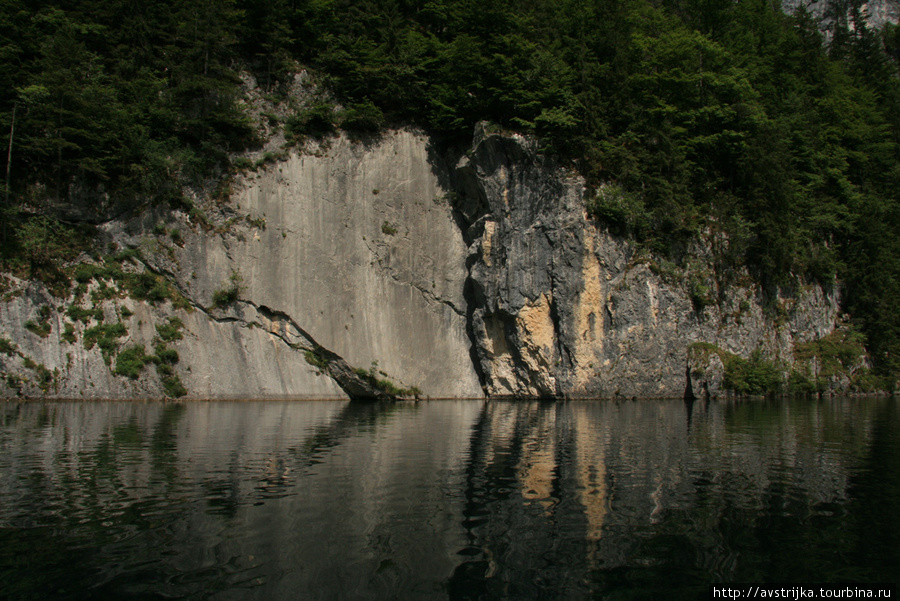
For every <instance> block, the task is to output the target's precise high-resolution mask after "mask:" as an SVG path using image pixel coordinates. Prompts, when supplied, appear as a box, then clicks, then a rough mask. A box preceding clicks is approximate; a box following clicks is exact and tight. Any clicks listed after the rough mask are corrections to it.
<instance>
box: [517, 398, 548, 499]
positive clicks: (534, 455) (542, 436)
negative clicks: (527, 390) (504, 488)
mask: <svg viewBox="0 0 900 601" xmlns="http://www.w3.org/2000/svg"><path fill="white" fill-rule="evenodd" d="M539 415H540V416H541V418H543V417H545V416H546V417H548V418H550V419H548V420H546V421H544V420H543V419H541V421H540V422H539V423H538V424H536V425H535V426H534V427H533V428H532V429H531V430H530V431H529V432H528V433H527V434H526V435H525V437H524V440H523V441H522V443H523V444H522V449H523V452H522V458H521V459H520V460H519V465H518V467H517V469H516V472H517V473H518V476H519V482H521V485H522V497H524V498H525V499H526V500H528V501H538V502H540V504H541V505H542V506H543V507H544V509H549V508H550V507H552V506H553V504H554V502H555V501H554V499H553V497H552V493H553V480H554V478H555V476H556V459H555V457H556V433H555V432H554V430H555V426H556V419H555V414H554V413H552V412H541V413H540V414H539Z"/></svg>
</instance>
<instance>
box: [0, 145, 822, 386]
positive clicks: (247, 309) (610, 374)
mask: <svg viewBox="0 0 900 601" xmlns="http://www.w3.org/2000/svg"><path fill="white" fill-rule="evenodd" d="M585 194H586V189H585V185H584V182H583V180H582V179H581V178H580V177H578V176H577V175H575V174H574V173H572V172H570V171H568V170H566V169H563V168H561V167H559V166H558V165H556V164H555V163H554V162H553V160H552V159H549V158H547V157H544V156H542V155H541V154H540V153H539V152H537V149H536V148H535V146H534V144H533V143H532V142H531V141H529V140H528V139H526V138H523V137H521V136H517V135H501V134H490V133H488V132H487V131H486V130H485V128H484V127H479V129H478V131H477V132H476V136H475V139H474V143H473V146H472V148H471V149H470V151H469V152H467V153H466V154H465V156H463V157H462V158H458V157H456V158H452V159H448V158H446V157H443V156H440V155H439V154H438V153H437V152H436V151H434V150H433V149H432V147H431V145H430V143H429V140H428V138H427V137H425V136H424V135H422V134H420V133H418V132H413V131H406V130H402V131H393V132H387V133H385V134H384V135H383V136H382V137H381V138H379V139H377V140H372V141H369V142H366V143H363V142H358V141H357V142H354V141H351V140H350V139H348V138H346V137H335V138H332V139H330V140H328V141H326V142H324V143H322V144H320V145H318V146H313V147H309V148H307V149H306V150H305V151H304V152H298V151H295V152H293V153H291V154H290V155H289V156H288V157H287V158H286V160H283V161H281V162H278V163H274V164H270V165H269V166H268V167H267V168H265V169H262V170H259V171H255V172H254V171H248V172H247V173H245V174H244V175H243V176H241V177H239V178H237V179H236V180H235V182H234V183H233V192H232V194H231V196H230V200H227V201H225V202H218V201H214V200H210V199H207V200H205V201H203V200H202V199H196V204H197V208H196V209H195V210H194V211H191V212H189V213H188V212H176V213H174V214H172V213H162V212H160V213H153V212H152V211H145V212H144V213H142V214H141V215H140V216H139V217H135V218H134V219H133V220H131V221H127V220H115V221H110V222H108V223H106V224H104V225H103V226H102V231H103V235H104V236H105V237H106V243H107V245H111V246H112V247H115V248H119V249H124V248H130V249H136V250H137V251H138V255H139V256H138V258H135V259H133V261H132V263H128V264H127V265H125V264H123V267H122V269H125V270H126V271H127V270H131V271H135V272H138V274H141V273H143V274H146V276H147V277H150V278H151V280H150V281H158V282H162V283H160V284H159V285H160V286H163V287H164V288H165V289H166V290H168V291H169V292H168V293H166V294H162V293H160V294H157V295H155V296H154V295H152V294H151V295H149V296H148V295H146V294H145V295H144V296H138V297H136V296H135V295H134V294H129V293H128V291H127V290H126V289H127V286H126V285H125V284H121V283H120V284H116V283H115V282H113V281H111V280H109V278H107V279H104V278H103V277H100V276H96V277H94V276H91V275H90V273H89V274H87V275H86V276H84V277H82V278H81V280H79V281H80V282H81V283H82V284H83V286H82V289H81V290H78V289H77V287H76V288H75V289H73V290H72V291H70V292H69V293H68V296H67V297H65V298H60V297H54V296H52V295H51V294H50V293H49V292H48V290H47V289H46V288H45V287H44V286H43V285H41V284H39V283H34V282H26V281H18V280H15V279H14V278H9V279H8V280H7V281H8V282H9V285H8V286H7V290H6V292H5V296H4V300H3V301H2V302H0V339H2V340H3V341H5V343H4V344H5V347H4V348H5V351H7V352H3V351H4V348H0V371H2V372H3V377H4V380H3V382H2V384H0V396H15V395H24V396H48V397H69V398H81V397H92V398H152V397H160V396H164V395H167V394H168V395H171V394H173V390H178V389H177V387H175V384H173V382H176V379H177V383H178V384H179V385H180V386H183V390H181V391H180V392H179V394H180V393H185V394H186V395H187V396H188V397H189V398H385V397H391V396H395V395H396V394H397V393H398V392H399V391H402V392H403V394H406V395H409V396H413V395H415V396H418V395H422V396H426V397H432V398H438V397H452V398H473V397H483V396H484V395H488V396H492V397H497V396H526V397H544V398H576V397H613V396H626V397H642V398H646V397H672V396H677V397H681V396H683V395H685V394H686V392H688V393H691V394H697V391H698V390H699V389H701V388H703V387H704V386H705V387H706V388H705V390H709V389H710V387H715V386H720V385H721V384H720V383H718V384H716V383H715V382H712V381H711V380H709V379H707V380H703V378H701V377H700V376H699V375H698V376H692V375H691V374H692V373H693V371H696V372H697V373H698V374H700V373H701V372H702V373H708V372H709V366H700V365H694V364H693V363H692V361H694V363H696V360H695V359H696V358H694V359H692V358H691V356H689V349H690V348H691V345H692V344H694V343H697V342H701V343H708V344H712V345H716V346H717V347H719V348H721V349H723V350H724V351H727V352H731V353H735V354H737V355H741V356H744V357H747V356H749V355H750V354H751V353H753V352H754V351H758V350H759V351H762V352H764V353H765V354H766V355H767V356H771V357H773V358H777V359H779V360H781V361H783V362H786V363H790V361H791V360H792V349H793V347H794V345H796V344H797V343H798V342H807V341H810V340H815V339H818V338H821V337H823V336H825V335H827V334H829V333H830V332H831V331H832V330H833V328H834V324H835V319H836V315H837V311H838V298H837V296H836V293H835V292H834V291H831V290H826V289H823V288H822V287H820V286H816V285H805V286H800V285H798V286H797V288H796V289H795V290H778V291H768V292H764V291H763V290H761V289H760V287H759V285H758V284H756V283H754V282H753V280H752V279H751V278H749V277H741V278H738V281H730V282H727V284H726V283H724V282H722V283H720V281H719V279H720V278H717V276H716V274H715V272H714V268H713V266H712V263H711V260H710V258H709V256H708V255H709V249H708V248H705V247H704V246H703V245H702V244H700V245H698V247H697V249H695V254H696V261H695V264H696V267H695V268H694V270H693V271H692V272H691V273H688V272H686V271H684V270H681V271H678V272H677V273H675V272H670V271H671V270H669V271H667V270H665V269H660V268H659V265H658V264H657V263H656V260H655V259H654V257H652V256H651V255H649V254H647V253H645V252H642V251H640V250H639V249H638V248H636V247H635V246H634V245H633V244H631V243H629V242H628V241H626V240H623V239H621V238H618V237H616V236H614V235H612V234H611V233H609V232H608V231H607V229H606V228H605V227H604V224H602V223H596V222H593V221H591V220H590V219H589V218H588V216H587V214H586V212H585V208H584V206H585ZM200 209H202V211H201V210H200ZM83 260H85V261H87V260H88V259H87V258H83ZM126 267H127V269H126ZM697 277H700V278H702V280H703V283H704V286H705V287H706V288H707V289H708V290H709V291H710V294H709V295H708V296H709V298H708V299H707V302H703V303H698V302H697V298H696V294H694V295H693V296H692V294H691V292H690V286H689V280H690V279H691V278H694V279H696V278H697ZM153 278H155V279H153ZM89 299H91V300H89ZM173 320H174V321H173ZM26 323H30V324H31V325H30V326H29V327H26ZM174 323H178V324H181V325H180V326H179V327H180V330H179V334H178V336H174V335H171V336H169V337H168V338H167V337H166V336H165V334H164V332H166V331H167V330H166V329H165V328H166V324H174ZM35 324H38V325H35ZM103 324H106V325H103ZM111 324H121V325H120V326H115V327H116V328H118V329H116V330H115V331H112V330H110V331H109V332H107V330H105V329H103V328H107V327H108V326H110V325H111ZM98 328H99V329H98ZM160 328H162V329H160ZM104 332H106V333H107V334H109V335H108V336H107V337H106V338H102V336H103V335H104ZM98 337H100V338H102V339H103V340H105V344H103V345H102V344H99V343H98V344H94V342H93V341H94V340H95V339H98ZM134 347H138V350H133V351H129V352H131V355H129V356H128V357H122V352H123V351H125V350H126V349H134ZM140 349H144V351H140ZM154 349H155V351H154ZM172 351H175V352H176V353H177V355H173V353H172ZM141 352H146V354H145V355H142V354H141ZM135 357H137V359H138V361H135ZM126 359H131V363H126ZM120 360H121V362H122V364H121V365H120V363H119V362H120ZM141 361H143V364H144V365H146V367H144V368H143V369H142V370H141V364H142V363H141ZM151 365H156V367H157V369H156V370H154V369H152V368H151ZM129 366H132V368H131V369H129ZM135 366H136V367H135ZM692 370H693V371H692ZM704 370H705V371H704ZM117 374H118V375H117ZM704 377H705V376H704ZM692 378H693V379H692ZM698 378H699V379H698Z"/></svg>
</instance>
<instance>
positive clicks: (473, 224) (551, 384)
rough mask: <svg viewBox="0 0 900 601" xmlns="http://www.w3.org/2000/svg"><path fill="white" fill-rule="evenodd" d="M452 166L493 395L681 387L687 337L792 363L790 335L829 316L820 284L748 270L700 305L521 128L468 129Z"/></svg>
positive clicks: (653, 393) (680, 390) (633, 392)
mask: <svg viewBox="0 0 900 601" xmlns="http://www.w3.org/2000/svg"><path fill="white" fill-rule="evenodd" d="M456 177H457V178H458V187H459V189H460V191H461V193H462V200H461V201H460V212H461V213H462V214H463V215H464V216H465V219H466V223H467V224H468V227H467V229H466V238H467V240H469V241H470V247H469V251H470V258H469V263H470V265H471V268H470V270H469V274H470V276H469V277H470V282H471V294H470V296H471V303H472V306H471V307H470V312H471V314H472V318H471V329H472V333H473V340H474V341H475V345H476V350H477V353H476V354H477V356H478V358H479V368H480V373H481V374H482V377H483V381H484V384H485V388H486V391H487V392H488V394H490V395H492V396H537V397H612V396H620V395H624V396H628V397H631V396H637V397H673V396H679V397H680V396H682V395H684V394H685V393H686V392H687V380H686V369H687V363H686V362H687V358H688V357H687V355H688V350H689V348H690V346H691V344H692V343H694V342H706V343H710V344H714V345H716V346H717V347H720V348H722V349H724V350H726V351H729V352H733V353H735V354H738V355H742V356H745V357H746V356H748V355H749V354H751V353H752V352H753V351H754V350H756V349H760V350H763V351H764V352H765V353H766V354H768V355H769V356H772V357H775V358H778V359H780V360H782V361H785V362H788V363H789V362H790V361H791V360H792V359H791V350H792V348H793V345H794V344H795V343H796V342H805V341H807V340H810V339H816V338H820V337H822V336H824V335H826V334H828V333H829V332H830V331H831V330H832V329H833V327H834V323H835V318H836V316H837V310H838V303H837V300H838V299H837V298H836V295H835V294H834V293H833V292H832V293H827V292H826V291H824V290H822V289H821V288H820V287H818V286H806V287H803V288H802V289H798V290H797V291H796V292H791V291H785V290H782V291H778V292H777V293H776V295H775V298H773V299H769V300H767V299H766V297H765V295H764V294H763V293H762V291H761V290H760V289H759V287H758V286H757V285H755V284H753V283H752V282H751V281H750V280H749V278H747V282H748V283H747V284H745V285H739V284H734V283H732V284H730V285H728V286H727V287H726V286H722V288H721V290H720V289H718V288H717V286H718V284H717V282H716V281H715V280H714V279H713V280H711V281H710V282H709V286H710V288H712V289H713V290H714V291H715V293H716V294H714V295H713V296H714V297H715V298H717V299H719V301H718V302H717V303H713V304H709V305H707V306H704V307H700V308H698V307H696V306H695V304H696V303H695V301H694V300H692V298H691V296H690V295H689V293H688V291H687V285H686V283H685V282H684V281H674V282H673V281H668V280H667V279H666V278H664V277H663V276H662V275H659V274H658V273H657V271H658V270H654V269H653V266H654V263H653V260H652V259H651V258H650V257H641V256H638V254H637V252H636V249H635V248H634V247H633V246H632V245H631V244H629V243H628V242H626V241H624V240H621V239H618V238H616V237H613V236H611V235H610V234H608V233H607V232H606V231H605V230H604V228H603V227H602V224H597V223H592V222H590V221H589V220H588V219H587V218H586V216H585V214H584V208H583V207H584V200H583V195H584V194H585V191H584V186H583V182H582V181H581V180H580V179H579V178H577V177H573V176H570V175H568V174H566V173H565V172H563V171H561V170H559V169H558V168H556V167H555V166H554V165H552V164H551V163H549V162H547V161H546V160H545V159H543V158H542V157H540V156H539V155H538V154H537V153H536V152H535V151H534V149H533V147H532V146H531V144H530V143H529V142H528V141H527V140H525V139H523V138H521V137H518V136H498V135H495V136H487V135H484V133H483V132H482V133H481V134H480V135H476V141H475V146H474V148H473V149H472V151H471V152H470V153H468V155H467V156H466V157H465V158H464V159H463V160H462V161H461V162H460V164H459V165H458V167H457V170H456ZM696 254H697V260H698V262H700V266H699V267H697V268H696V270H697V271H698V272H699V273H709V272H710V270H711V267H710V266H709V265H703V264H702V262H703V260H704V256H703V249H698V251H697V253H696ZM684 278H685V275H684V274H682V276H681V279H682V280H684ZM669 279H672V278H669ZM675 279H676V280H677V279H678V278H675ZM765 304H769V305H770V306H772V307H774V309H769V310H765V309H764V305H765Z"/></svg>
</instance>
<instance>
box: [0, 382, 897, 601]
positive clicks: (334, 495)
mask: <svg viewBox="0 0 900 601" xmlns="http://www.w3.org/2000/svg"><path fill="white" fill-rule="evenodd" d="M898 575H900V411H898V402H897V401H896V400H891V399H878V400H852V399H837V400H825V401H818V402H817V401H802V402H800V401H798V402H793V401H792V402H788V401H784V402H782V401H778V402H763V401H753V402H712V403H709V404H703V403H695V404H694V405H693V406H691V407H688V406H686V405H685V404H684V403H683V402H681V401H671V402H669V401H662V402H656V401H652V402H623V403H613V402H568V403H555V404H554V403H533V402H509V403H507V402H490V403H481V402H472V401H468V402H447V401H441V402H423V403H419V404H413V403H408V404H404V403H401V404H397V405H379V406H375V405H357V404H350V403H342V402H293V403H290V402H283V403H282V402H278V403H273V402H265V403H262V402H248V403H224V402H218V403H199V402H198V403H183V404H181V403H179V404H172V403H168V404H166V403H139V402H135V403H112V402H107V403H85V402H81V403H74V402H73V403H0V597H2V598H5V599H15V600H19V599H40V600H44V599H61V600H73V599H141V600H144V599H148V600H149V599H264V600H266V601H275V600H280V599H335V600H343V599H492V600H493V599H595V598H608V599H679V598H687V599H693V598H697V596H698V595H703V594H705V593H706V590H707V588H706V587H707V585H708V584H709V583H713V582H716V583H725V582H748V581H749V582H766V581H769V582H772V581H775V582H786V581H793V582H826V581H842V582H847V581H851V582H856V583H864V582H897V580H898Z"/></svg>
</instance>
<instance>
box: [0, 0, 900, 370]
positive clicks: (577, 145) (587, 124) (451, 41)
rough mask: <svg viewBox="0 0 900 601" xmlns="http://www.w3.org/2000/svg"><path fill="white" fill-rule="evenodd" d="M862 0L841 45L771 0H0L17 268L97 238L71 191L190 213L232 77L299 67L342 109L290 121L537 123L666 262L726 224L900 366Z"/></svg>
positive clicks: (884, 363)
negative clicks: (831, 302) (832, 295)
mask: <svg viewBox="0 0 900 601" xmlns="http://www.w3.org/2000/svg"><path fill="white" fill-rule="evenodd" d="M859 5H860V2H858V0H837V1H833V2H832V3H831V7H830V11H831V14H832V16H833V17H834V18H835V27H834V31H833V35H831V36H830V39H829V40H828V41H827V43H826V41H825V40H824V39H823V36H822V34H821V33H820V31H819V27H818V23H817V22H816V21H815V20H814V19H813V18H812V17H811V16H810V15H809V14H807V13H805V12H804V11H802V10H801V11H800V12H799V13H797V14H793V15H787V14H784V12H783V11H782V10H781V7H780V5H779V1H778V0H744V1H740V0H738V1H735V0H529V1H527V2H526V1H521V0H495V1H493V2H478V1H475V0H432V1H426V0H191V1H190V2H188V1H186V0H158V1H156V2H143V1H139V0H57V1H43V0H27V1H26V0H0V40H2V42H0V53H2V56H0V79H2V81H3V82H4V85H3V86H2V87H0V131H3V132H6V133H8V134H9V135H10V136H9V137H10V139H11V145H10V147H9V148H10V152H9V153H8V154H7V159H9V161H8V168H7V171H6V180H5V189H4V196H3V233H2V236H3V261H4V262H5V264H6V265H7V268H11V267H10V266H12V267H15V265H27V266H28V267H29V268H30V269H31V272H32V273H31V275H32V276H34V275H37V276H40V273H41V271H40V267H41V265H45V264H49V263H52V261H54V260H57V259H58V258H59V257H61V256H63V255H64V254H65V249H66V248H68V247H71V246H72V245H73V244H75V242H73V241H75V240H77V239H80V237H85V236H87V237H89V235H90V233H89V230H85V228H84V227H82V226H80V225H79V223H76V221H79V220H75V219H73V218H72V217H71V216H69V217H66V215H67V213H66V211H65V208H66V207H67V206H68V205H70V204H72V203H76V202H77V203H81V204H82V205H83V204H85V203H87V205H88V206H91V207H93V208H94V209H95V212H94V213H93V215H94V216H93V217H92V215H91V214H85V215H83V216H82V218H81V219H80V220H81V221H85V220H86V221H90V220H91V219H92V218H93V219H99V218H100V216H104V215H106V216H108V215H111V214H121V213H124V212H127V211H134V210H139V208H140V207H145V206H147V205H148V204H150V205H154V206H172V207H184V206H185V203H186V202H188V201H186V200H185V198H184V196H183V195H182V191H183V190H184V189H185V187H201V188H202V187H205V188H209V187H210V186H211V182H212V183H213V184H214V182H216V181H220V180H222V179H223V178H225V177H226V176H227V175H228V174H229V173H230V172H233V171H234V170H235V169H236V168H237V167H238V165H237V164H236V163H237V161H238V160H239V159H238V158H236V157H239V156H240V155H239V153H240V152H241V151H244V150H246V149H251V148H255V147H258V146H259V145H260V143H261V140H259V139H258V137H259V134H258V133H257V132H258V129H257V128H256V127H255V125H254V123H253V121H252V119H251V118H250V116H249V113H248V111H247V109H246V105H245V103H244V100H243V97H242V80H241V74H242V73H252V74H253V75H254V77H255V78H256V81H257V82H258V83H259V85H260V86H261V87H262V88H263V91H264V93H265V94H267V95H269V96H270V97H272V98H276V99H277V98H278V97H279V96H283V95H285V94H286V93H287V92H286V90H287V86H288V84H289V83H290V81H291V80H292V76H293V74H294V73H295V72H297V71H298V70H299V69H308V70H309V71H310V72H311V73H314V74H315V77H316V78H317V81H318V82H320V84H321V86H322V87H323V88H324V89H327V90H328V91H329V94H330V96H329V97H328V98H331V100H330V101H326V100H323V102H322V104H321V105H317V106H314V107H312V108H307V109H306V110H304V111H303V112H298V113H297V114H295V115H293V116H290V117H288V118H287V120H286V122H285V124H284V127H285V129H286V130H289V131H290V132H291V133H292V134H294V135H297V136H302V135H321V134H323V133H328V132H330V131H333V130H335V129H337V128H344V129H348V130H357V131H377V130H378V129H380V128H383V127H387V126H398V125H416V126H419V127H421V128H423V129H425V130H426V131H428V132H429V133H430V134H432V135H433V136H435V139H437V140H439V141H441V143H443V144H444V145H446V147H447V148H453V147H464V146H465V145H466V144H467V143H468V142H469V141H470V140H471V136H472V131H473V127H474V125H475V123H477V122H479V121H482V120H486V121H489V122H490V123H491V124H493V126H495V127H496V128H497V129H498V130H501V131H504V130H505V131H517V132H522V133H527V134H531V135H533V136H535V137H536V138H537V139H538V140H539V141H540V143H541V145H542V148H543V152H545V153H546V154H547V155H549V156H553V157H556V158H557V159H558V160H559V162H560V164H561V165H564V166H568V167H570V168H572V169H575V170H577V171H578V172H580V173H581V174H582V175H583V176H584V177H585V178H586V180H587V182H588V183H589V186H590V187H591V189H592V190H594V191H595V194H594V195H593V196H592V198H591V199H590V201H589V209H590V211H591V212H592V213H593V214H594V215H595V217H597V219H598V221H599V222H600V223H603V224H605V226H606V227H609V228H611V229H612V230H613V231H616V232H617V233H620V234H622V235H625V236H629V237H631V238H633V239H634V240H635V241H637V243H639V244H641V245H644V246H645V247H646V248H647V249H648V250H650V251H653V252H655V253H658V254H659V255H660V256H665V257H668V259H669V260H671V261H674V262H676V263H678V262H683V261H684V260H685V257H684V253H685V249H686V247H687V244H688V242H689V241H691V240H692V239H694V238H695V237H697V236H698V235H701V234H704V235H707V236H709V235H711V233H712V235H715V234H726V235H727V240H728V243H727V244H726V245H724V247H723V248H722V249H721V252H720V253H719V254H720V256H719V257H718V258H717V261H718V268H719V270H720V271H721V272H723V273H727V272H728V271H729V270H737V269H739V268H740V267H742V266H749V268H750V270H751V272H752V273H753V274H754V275H755V276H757V277H758V278H759V279H760V280H761V281H763V282H764V283H765V284H766V285H767V286H769V287H775V286H781V285H790V283H791V282H792V281H795V280H796V279H797V278H803V279H805V280H806V281H810V280H817V281H820V282H823V283H825V284H826V285H830V284H831V283H832V282H833V281H834V279H835V277H837V278H838V281H839V282H840V286H841V293H842V298H843V303H844V308H845V309H846V311H847V312H849V313H850V315H851V316H852V319H853V321H854V323H855V324H856V326H857V327H858V328H859V329H860V330H861V331H862V332H864V334H865V335H866V337H867V344H868V347H869V349H870V351H871V353H872V357H873V359H874V361H875V363H876V367H877V369H878V371H879V372H880V373H881V374H882V375H886V376H891V377H896V375H897V374H898V373H900V311H898V308H897V307H896V303H897V300H898V299H900V237H898V236H897V231H898V226H900V210H898V208H900V204H898V203H900V198H898V194H900V161H898V158H900V80H898V66H900V28H897V27H895V26H891V25H888V26H887V27H886V28H885V29H884V30H882V31H877V30H873V29H870V28H868V27H867V26H866V24H865V22H864V21H863V19H862V18H861V17H860V8H859ZM335 104H339V105H340V106H341V107H342V110H341V111H334V110H333V107H334V106H335ZM601 186H602V188H601ZM601 190H605V191H607V192H608V191H610V190H614V191H615V194H610V193H600V191H601ZM36 240H38V241H39V243H37V242H35V241H36ZM17 260H18V261H19V263H16V261H17Z"/></svg>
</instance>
